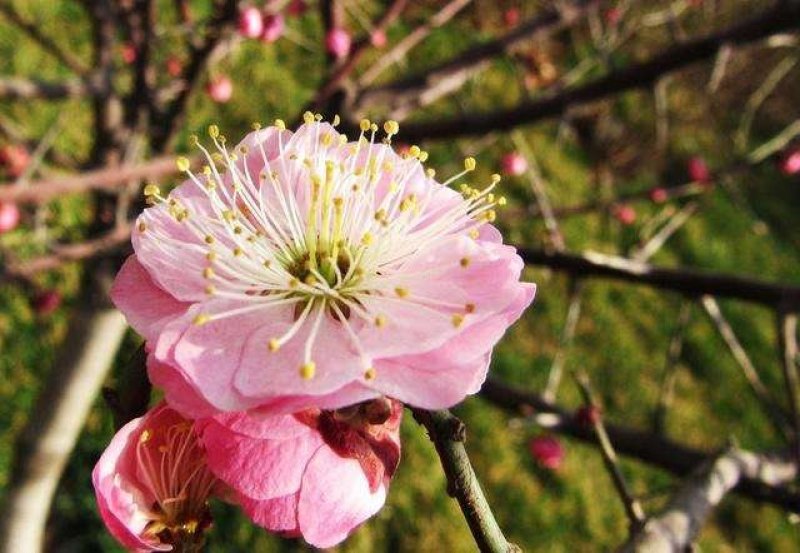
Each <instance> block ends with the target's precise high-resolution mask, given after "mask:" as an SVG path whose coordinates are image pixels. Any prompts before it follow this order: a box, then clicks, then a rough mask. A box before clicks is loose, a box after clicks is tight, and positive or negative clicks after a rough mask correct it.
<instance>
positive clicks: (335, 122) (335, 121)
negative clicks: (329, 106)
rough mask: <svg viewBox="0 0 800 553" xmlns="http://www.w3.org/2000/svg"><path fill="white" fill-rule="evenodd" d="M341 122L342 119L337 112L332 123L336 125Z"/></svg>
mask: <svg viewBox="0 0 800 553" xmlns="http://www.w3.org/2000/svg"><path fill="white" fill-rule="evenodd" d="M341 122H342V119H341V118H340V117H339V114H338V113H337V114H336V115H334V116H333V121H331V125H332V126H334V127H336V126H338V125H339V123H341Z"/></svg>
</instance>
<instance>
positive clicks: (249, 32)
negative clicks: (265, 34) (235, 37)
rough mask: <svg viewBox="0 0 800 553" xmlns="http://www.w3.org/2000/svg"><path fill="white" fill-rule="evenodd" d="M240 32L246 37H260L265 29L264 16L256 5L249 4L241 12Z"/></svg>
mask: <svg viewBox="0 0 800 553" xmlns="http://www.w3.org/2000/svg"><path fill="white" fill-rule="evenodd" d="M238 30H239V34H240V35H242V36H243V37H245V38H258V37H260V36H261V33H262V31H263V30H264V16H263V15H261V10H259V9H258V8H256V7H255V6H247V7H245V8H244V9H242V11H241V12H240V13H239V21H238Z"/></svg>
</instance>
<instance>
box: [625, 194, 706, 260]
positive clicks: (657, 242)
mask: <svg viewBox="0 0 800 553" xmlns="http://www.w3.org/2000/svg"><path fill="white" fill-rule="evenodd" d="M699 207H700V204H699V203H697V202H689V203H687V204H686V205H685V206H683V207H682V208H681V209H680V210H678V211H677V212H676V213H675V215H673V216H672V217H670V219H669V221H667V224H665V225H664V226H663V227H661V228H660V229H659V231H658V232H656V233H655V234H654V235H653V237H652V238H650V240H648V241H647V242H646V243H645V244H644V245H642V246H641V247H640V248H637V249H635V250H634V251H633V252H631V256H630V257H631V259H633V260H634V261H641V262H645V261H647V260H648V259H650V258H651V257H653V256H654V255H655V254H656V253H657V252H658V251H659V250H660V249H661V248H662V247H663V246H664V244H666V242H667V240H669V239H670V237H671V236H672V235H673V234H675V233H676V232H677V231H678V229H680V228H681V227H682V226H683V225H684V224H685V223H686V221H688V220H689V218H690V217H691V216H692V215H694V214H695V213H696V212H697V210H698V208H699Z"/></svg>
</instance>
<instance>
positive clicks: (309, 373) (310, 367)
mask: <svg viewBox="0 0 800 553" xmlns="http://www.w3.org/2000/svg"><path fill="white" fill-rule="evenodd" d="M316 372H317V364H316V363H314V362H313V361H309V362H308V363H303V364H302V365H301V366H300V377H301V378H302V379H303V380H311V379H312V378H314V373H316Z"/></svg>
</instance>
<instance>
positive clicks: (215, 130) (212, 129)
mask: <svg viewBox="0 0 800 553" xmlns="http://www.w3.org/2000/svg"><path fill="white" fill-rule="evenodd" d="M208 136H210V137H211V138H219V127H218V126H216V125H209V126H208Z"/></svg>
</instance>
